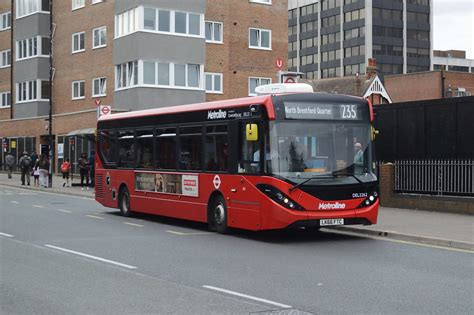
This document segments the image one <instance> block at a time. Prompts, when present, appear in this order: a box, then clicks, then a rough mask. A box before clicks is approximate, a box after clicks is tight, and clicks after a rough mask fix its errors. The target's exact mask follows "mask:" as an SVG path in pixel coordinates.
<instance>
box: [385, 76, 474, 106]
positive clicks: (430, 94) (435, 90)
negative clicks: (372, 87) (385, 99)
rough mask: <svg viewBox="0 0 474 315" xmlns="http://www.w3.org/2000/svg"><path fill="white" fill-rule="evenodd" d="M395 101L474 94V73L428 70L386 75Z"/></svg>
mask: <svg viewBox="0 0 474 315" xmlns="http://www.w3.org/2000/svg"><path fill="white" fill-rule="evenodd" d="M385 88H386V89H387V92H388V93H389V94H390V97H391V98H392V101H393V102H394V103H399V102H408V101H418V100H428V99H439V98H448V97H458V96H469V95H473V94H474V73H467V72H455V71H442V70H438V71H427V72H417V73H409V74H402V75H391V76H386V77H385Z"/></svg>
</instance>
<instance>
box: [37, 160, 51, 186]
mask: <svg viewBox="0 0 474 315" xmlns="http://www.w3.org/2000/svg"><path fill="white" fill-rule="evenodd" d="M37 164H38V168H39V181H40V186H41V187H44V188H46V187H48V175H49V159H48V157H47V156H46V154H41V156H40V158H39V160H38V162H37Z"/></svg>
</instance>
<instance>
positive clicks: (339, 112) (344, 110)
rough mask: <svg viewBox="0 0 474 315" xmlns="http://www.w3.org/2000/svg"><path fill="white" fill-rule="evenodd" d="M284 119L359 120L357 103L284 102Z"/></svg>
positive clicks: (359, 111) (359, 114)
mask: <svg viewBox="0 0 474 315" xmlns="http://www.w3.org/2000/svg"><path fill="white" fill-rule="evenodd" d="M284 105H285V118H286V119H323V120H333V119H336V120H360V119H362V115H361V110H360V106H359V105H358V104H328V103H302V102H301V103H297V102H285V103H284Z"/></svg>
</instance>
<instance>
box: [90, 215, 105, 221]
mask: <svg viewBox="0 0 474 315" xmlns="http://www.w3.org/2000/svg"><path fill="white" fill-rule="evenodd" d="M86 217H89V218H94V219H101V220H104V218H102V217H98V216H96V215H90V214H86Z"/></svg>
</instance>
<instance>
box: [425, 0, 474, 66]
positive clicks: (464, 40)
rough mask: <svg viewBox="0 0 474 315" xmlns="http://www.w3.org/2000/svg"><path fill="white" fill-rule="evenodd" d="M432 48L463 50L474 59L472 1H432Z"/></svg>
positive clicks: (473, 6) (473, 1) (473, 3)
mask: <svg viewBox="0 0 474 315" xmlns="http://www.w3.org/2000/svg"><path fill="white" fill-rule="evenodd" d="M433 7H434V10H433V20H434V21H433V23H434V27H433V37H434V40H433V41H434V45H433V48H434V49H436V50H449V49H457V50H465V51H466V52H467V53H466V54H467V55H466V57H467V58H469V59H474V0H433Z"/></svg>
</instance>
